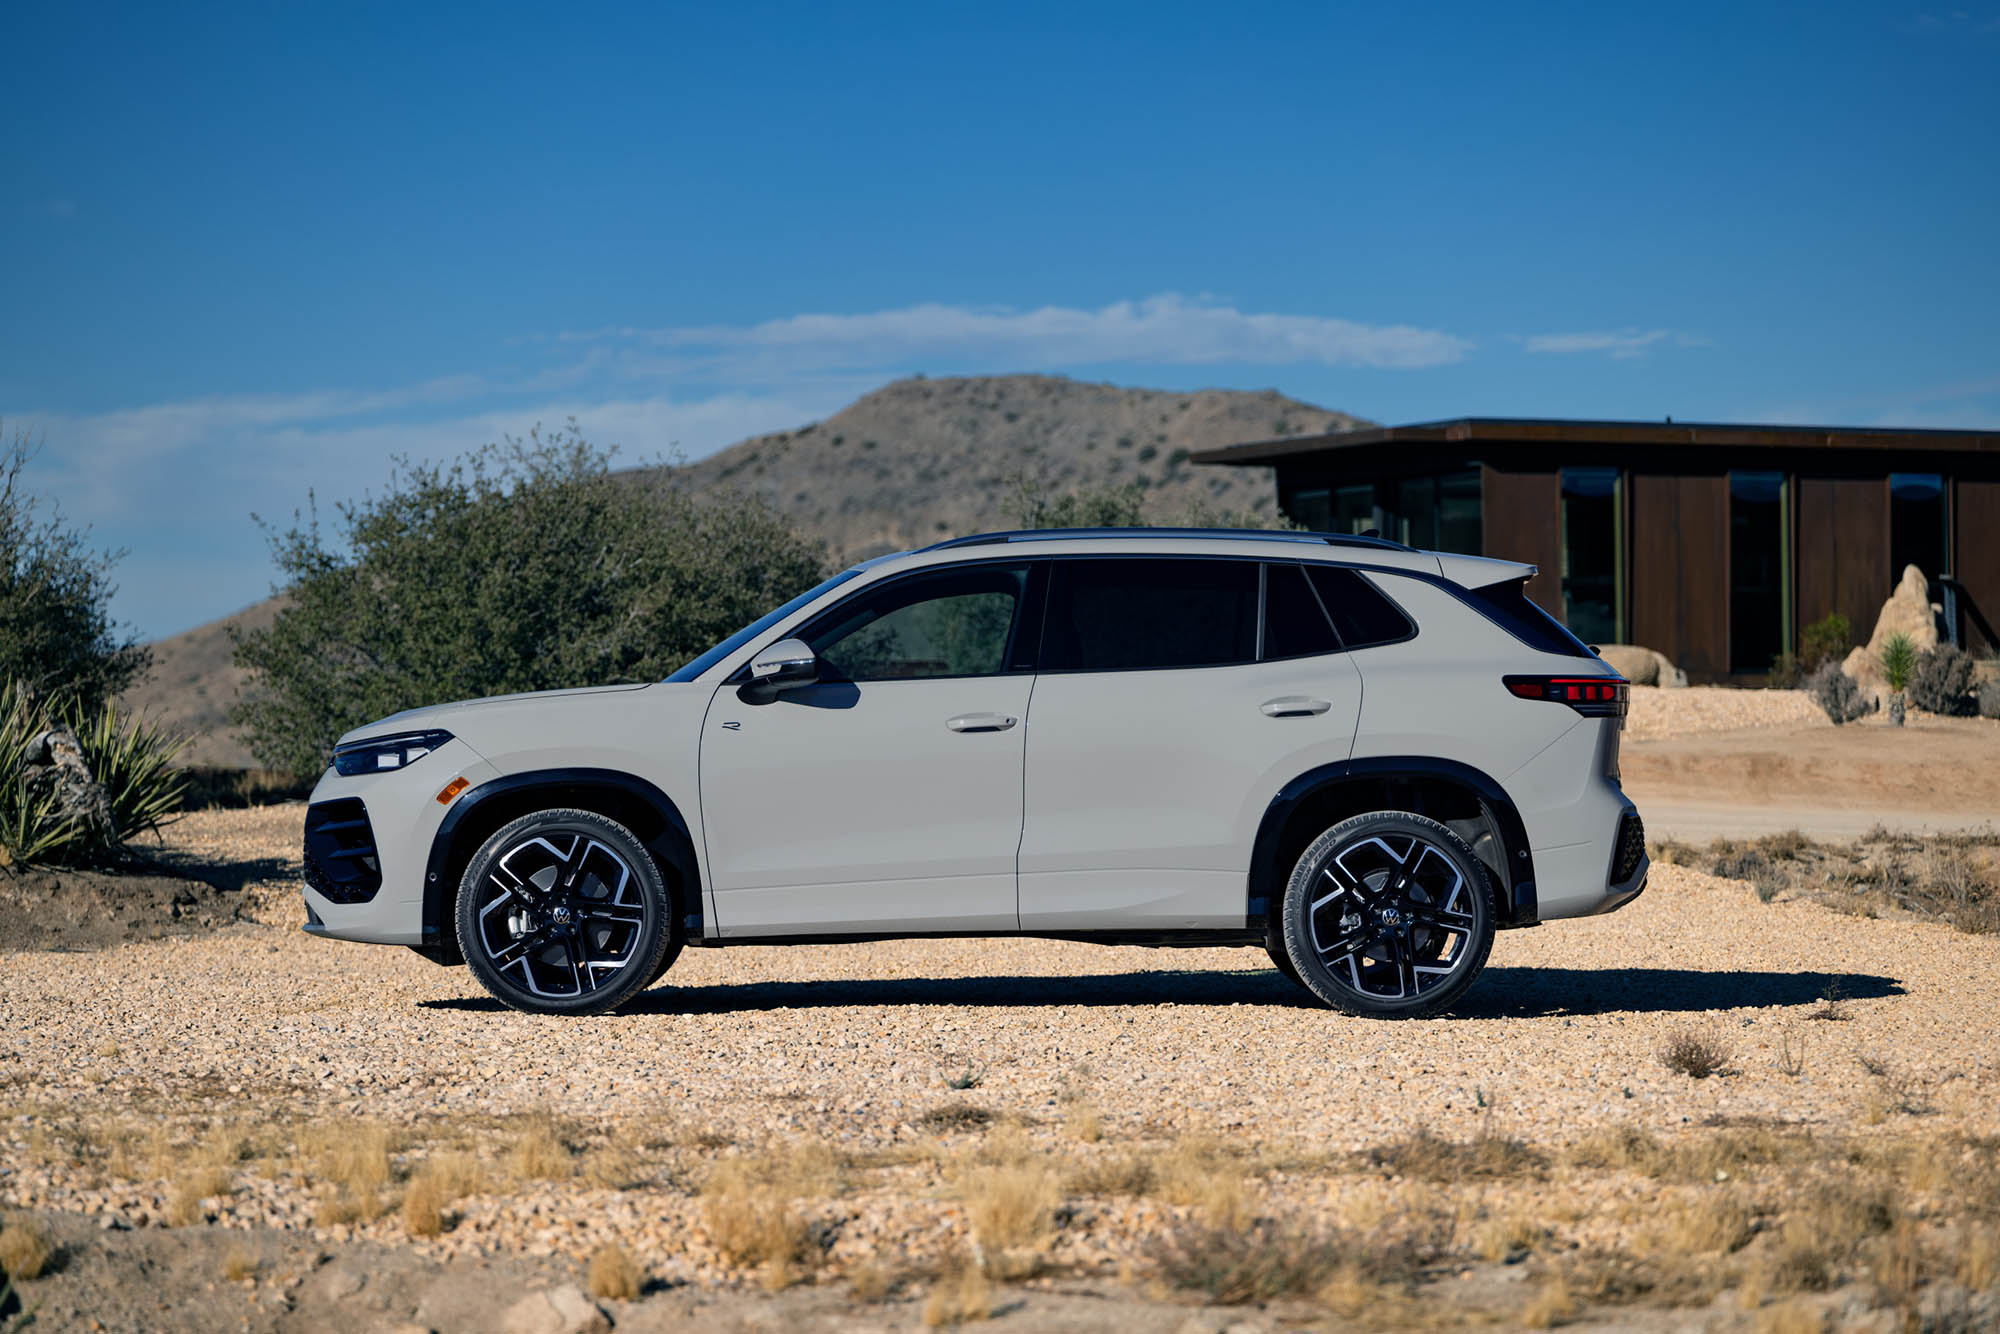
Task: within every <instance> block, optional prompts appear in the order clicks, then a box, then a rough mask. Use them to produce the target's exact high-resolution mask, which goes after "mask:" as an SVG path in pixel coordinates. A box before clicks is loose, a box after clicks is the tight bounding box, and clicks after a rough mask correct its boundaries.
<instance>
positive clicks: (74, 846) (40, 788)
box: [0, 682, 187, 864]
mask: <svg viewBox="0 0 2000 1334" xmlns="http://www.w3.org/2000/svg"><path fill="white" fill-rule="evenodd" d="M57 721H60V722H61V723H62V724H63V726H65V727H67V728H68V729H69V730H70V731H71V732H72V733H74V734H75V736H76V740H77V745H78V747H79V748H80V749H81V750H82V751H83V760H84V764H85V765H86V766H87V767H88V768H89V769H90V774H91V777H93V778H95V779H96V780H97V782H98V785H99V786H101V787H102V788H103V789H104V795H105V796H106V798H107V799H108V800H109V801H110V803H111V820H112V828H111V843H110V845H109V846H106V845H105V844H104V843H103V842H102V841H101V840H99V839H98V838H97V837H96V836H95V833H94V831H92V830H90V829H87V828H85V827H83V826H82V825H81V824H79V823H78V822H77V821H76V820H75V819H74V818H73V817H71V816H66V815H64V814H63V812H62V810H61V806H60V804H59V803H58V801H57V800H56V797H55V793H54V791H53V784H52V783H51V781H50V779H49V776H48V775H47V774H46V772H44V771H42V770H39V769H37V768H34V767H31V766H30V765H29V763H28V761H29V758H30V755H31V753H32V751H33V750H35V749H36V744H35V743H36V742H37V741H38V740H39V739H40V737H41V736H42V734H43V733H45V732H47V731H48V730H49V728H50V726H51V725H52V724H53V723H54V722H57ZM186 745H187V738H186V737H183V736H177V735H174V734H172V733H169V732H167V731H166V730H165V729H164V728H160V727H157V726H154V725H153V724H151V723H148V722H146V721H144V720H143V719H137V720H135V719H130V718H128V717H126V716H125V715H124V714H122V713H121V712H120V711H119V709H118V707H117V706H116V705H115V704H113V703H111V702H109V701H106V702H104V703H101V704H99V705H97V706H96V707H95V708H91V709H85V708H84V707H83V706H81V705H79V704H77V703H76V702H74V701H73V700H72V701H65V702H64V703H63V704H62V705H60V706H58V707H56V708H53V709H51V708H49V707H47V706H45V705H42V704H40V703H39V702H38V701H36V700H35V699H34V697H33V696H32V695H31V694H30V693H29V692H28V690H27V689H26V688H25V687H24V686H23V685H22V684H20V683H19V682H10V683H9V684H8V685H6V686H5V687H4V688H3V689H0V862H14V863H32V862H55V863H69V864H77V863H88V862H103V861H114V860H116V859H117V857H118V855H119V854H120V852H121V850H122V847H123V845H124V844H125V843H126V842H128V841H130V840H131V839H134V838H137V837H138V836H139V835H140V834H143V833H147V832H150V831H152V830H155V829H158V828H160V827H161V826H162V825H166V824H170V823H172V822H173V820H174V819H175V818H177V816H178V815H179V812H180V806H181V793H182V790H183V788H184V787H185V786H186V782H187V780H186V777H185V775H184V774H182V772H181V771H180V770H179V769H178V768H176V767H175V766H174V760H175V759H176V758H177V757H178V756H179V755H180V753H181V750H182V749H183V748H184V747H185V746H186Z"/></svg>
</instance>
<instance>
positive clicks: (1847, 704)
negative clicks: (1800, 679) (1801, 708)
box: [1805, 661, 1873, 727]
mask: <svg viewBox="0 0 2000 1334" xmlns="http://www.w3.org/2000/svg"><path fill="white" fill-rule="evenodd" d="M1805 684H1806V692H1807V693H1808V694H1810V695H1811V696H1812V697H1813V702H1814V703H1815V704H1818V705H1819V707H1820V709H1821V710H1822V711H1823V712H1824V713H1825V714H1826V716H1827V717H1828V718H1829V719H1830V720H1831V721H1832V723H1833V725H1834V726H1835V727H1840V726H1842V725H1844V724H1846V723H1851V722H1854V721H1856V720H1857V719H1860V718H1864V717H1866V716H1867V715H1868V714H1869V712H1870V711H1871V710H1872V708H1873V705H1872V704H1871V703H1870V702H1869V700H1868V699H1867V698H1866V697H1864V696H1863V695H1862V693H1861V687H1860V686H1858V685H1856V684H1855V683H1854V678H1853V677H1851V676H1849V675H1848V674H1847V673H1846V672H1844V671H1842V670H1841V668H1840V664H1839V663H1838V662H1833V661H1827V662H1823V663H1821V664H1820V665H1819V666H1817V667H1815V668H1813V670H1812V672H1811V674H1810V675H1808V676H1807V677H1806V683H1805Z"/></svg>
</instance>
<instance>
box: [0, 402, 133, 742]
mask: <svg viewBox="0 0 2000 1334" xmlns="http://www.w3.org/2000/svg"><path fill="white" fill-rule="evenodd" d="M34 452H35V451H34V449H33V447H32V446H31V445H30V443H29V441H28V438H27V436H26V435H24V434H21V433H19V432H17V433H16V434H15V435H14V438H13V440H12V441H11V442H10V443H8V444H6V445H5V446H0V681H23V682H26V683H27V684H28V685H29V686H30V687H32V688H33V689H34V690H35V691H36V692H37V693H39V694H40V695H42V696H43V697H45V698H54V697H55V696H56V694H57V693H58V692H60V693H63V694H66V695H68V696H70V697H71V698H74V699H76V700H78V701H79V702H80V703H81V704H83V705H84V707H86V708H95V707H96V706H97V705H99V704H101V703H103V702H104V701H105V700H107V699H110V698H112V697H113V696H115V695H116V694H117V693H118V692H119V691H121V690H123V689H124V688H125V687H126V686H128V685H130V684H131V683H132V682H133V681H134V680H136V679H137V678H139V677H140V676H143V675H144V674H145V671H146V668H147V666H148V665H149V664H150V663H151V661H152V655H151V654H150V653H149V652H148V651H147V650H146V649H144V648H142V647H140V646H139V645H138V644H136V643H134V642H133V641H132V639H131V638H130V637H129V636H120V635H119V634H118V633H117V632H116V630H115V629H114V627H113V626H112V623H111V613H110V603H111V593H112V585H111V570H112V567H113V566H115V565H116V564H117V563H118V553H115V552H103V553H99V552H93V551H91V550H90V549H89V548H88V547H87V546H86V545H85V543H84V538H83V535H82V534H81V533H78V532H76V531H74V530H72V529H70V528H68V527H66V526H65V525H64V524H63V522H62V516H61V515H60V514H58V513H56V512H55V511H54V508H53V507H52V506H48V505H47V504H46V502H45V501H43V500H42V499H40V498H38V497H36V496H32V495H29V494H28V491H27V488H26V486H25V484H24V481H23V476H24V474H25V472H26V470H27V466H28V463H29V460H30V459H32V458H33V457H34Z"/></svg>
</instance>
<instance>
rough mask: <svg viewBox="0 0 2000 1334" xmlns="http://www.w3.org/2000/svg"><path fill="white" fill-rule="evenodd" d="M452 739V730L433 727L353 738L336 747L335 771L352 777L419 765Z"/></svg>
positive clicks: (334, 754) (334, 750) (334, 756)
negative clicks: (418, 763)
mask: <svg viewBox="0 0 2000 1334" xmlns="http://www.w3.org/2000/svg"><path fill="white" fill-rule="evenodd" d="M449 740H451V733H449V732H447V731H444V730H443V729H441V728H433V729H431V730H430V731H428V732H393V733H391V734H390V735H388V736H371V737H369V738H368V739H367V740H366V741H350V742H348V743H347V744H346V745H344V746H335V747H334V748H333V771H334V772H335V773H338V774H345V775H347V776H348V777H350V778H351V777H353V776H354V775H356V774H373V773H382V772H384V771H385V770H389V769H401V768H404V767H405V766H407V765H412V764H415V763H416V762H417V761H418V760H420V759H422V758H423V757H424V756H426V755H428V754H430V753H431V752H432V751H434V750H436V749H437V748H438V747H439V746H442V745H443V744H444V743H445V742H447V741H449Z"/></svg>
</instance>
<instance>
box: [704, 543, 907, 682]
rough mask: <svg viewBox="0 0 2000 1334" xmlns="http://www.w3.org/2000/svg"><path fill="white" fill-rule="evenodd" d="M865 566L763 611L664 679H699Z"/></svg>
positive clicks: (842, 573) (844, 573)
mask: <svg viewBox="0 0 2000 1334" xmlns="http://www.w3.org/2000/svg"><path fill="white" fill-rule="evenodd" d="M868 564H869V563H868V562H863V563H862V564H860V565H856V566H854V567H853V568H852V569H846V570H842V571H841V572H840V573H839V574H836V575H835V576H833V578H831V579H829V580H827V581H826V582H825V583H823V584H817V585H815V586H814V587H812V588H808V589H807V590H806V591H805V592H803V593H801V594H799V595H798V596H797V597H795V598H793V599H792V600H791V601H790V602H787V603H786V604H785V605H784V606H782V607H776V608H773V609H772V610H770V611H767V612H765V613H764V614H763V615H762V616H759V617H758V618H757V619H756V620H754V621H752V622H750V624H748V625H746V626H744V627H743V628H742V629H741V630H738V631H737V632H736V633H735V634H733V635H731V636H729V638H727V639H725V640H723V641H722V642H721V643H720V644H717V645H716V646H715V647H714V648H712V649H710V650H709V651H708V652H706V653H704V654H702V655H701V656H700V657H699V658H696V659H695V660H694V661H692V662H690V663H688V664H687V665H686V666H684V667H682V668H681V669H680V670H679V671H677V672H675V673H674V674H673V675H672V676H669V677H668V678H667V680H669V681H692V680H694V679H695V678H696V677H697V676H700V675H701V674H702V673H703V672H705V671H707V670H708V669H709V668H711V667H713V666H715V664H716V663H718V662H721V661H722V660H723V659H724V658H726V657H728V656H729V655H730V654H732V653H734V652H735V651H736V650H737V649H740V648H742V647H743V646H744V645H745V644H747V643H749V642H750V641H751V640H753V639H755V638H756V637H757V636H758V635H761V634H763V633H764V632H765V631H766V630H768V629H770V628H771V627H772V626H774V625H776V624H777V623H778V622H779V621H782V620H784V619H785V618H786V617H787V616H790V615H791V614H792V613H793V612H795V611H797V610H798V609H799V608H801V607H803V606H805V605H806V604H807V603H808V602H811V601H813V600H814V599H815V598H817V597H818V596H819V595H820V594H822V593H824V592H826V591H827V590H828V589H830V588H836V587H838V586H840V585H841V584H844V583H846V582H847V581H848V580H849V579H852V578H853V577H854V576H855V575H857V574H860V573H861V572H862V571H863V570H865V569H867V568H868Z"/></svg>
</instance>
